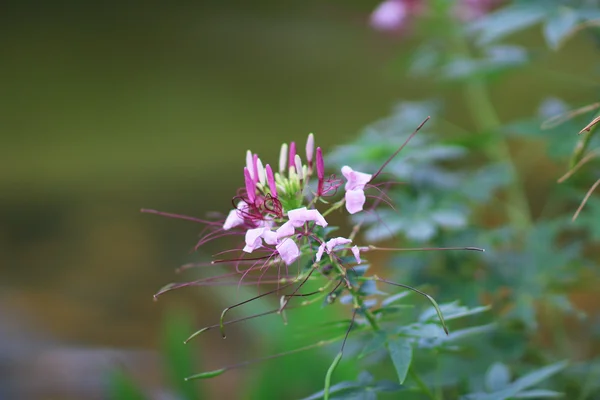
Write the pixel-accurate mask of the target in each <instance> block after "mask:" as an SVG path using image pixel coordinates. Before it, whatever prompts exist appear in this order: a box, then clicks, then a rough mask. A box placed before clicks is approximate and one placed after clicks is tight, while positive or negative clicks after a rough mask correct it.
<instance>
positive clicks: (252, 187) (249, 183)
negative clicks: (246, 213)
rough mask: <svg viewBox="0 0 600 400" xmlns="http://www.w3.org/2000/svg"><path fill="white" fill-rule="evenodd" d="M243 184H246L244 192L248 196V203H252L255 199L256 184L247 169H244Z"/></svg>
mask: <svg viewBox="0 0 600 400" xmlns="http://www.w3.org/2000/svg"><path fill="white" fill-rule="evenodd" d="M244 182H245V183H246V192H247V194H248V200H249V201H250V203H254V200H255V199H256V183H255V182H254V179H253V178H252V174H251V173H250V170H249V169H248V168H247V167H244Z"/></svg>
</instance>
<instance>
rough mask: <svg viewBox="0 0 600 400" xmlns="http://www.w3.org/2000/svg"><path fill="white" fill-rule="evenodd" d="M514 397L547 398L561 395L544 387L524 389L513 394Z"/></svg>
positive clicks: (561, 395)
mask: <svg viewBox="0 0 600 400" xmlns="http://www.w3.org/2000/svg"><path fill="white" fill-rule="evenodd" d="M513 397H514V398H515V399H549V398H555V397H563V394H562V393H560V392H555V391H554V390H546V389H534V390H526V391H524V392H521V393H519V394H517V395H514V396H513Z"/></svg>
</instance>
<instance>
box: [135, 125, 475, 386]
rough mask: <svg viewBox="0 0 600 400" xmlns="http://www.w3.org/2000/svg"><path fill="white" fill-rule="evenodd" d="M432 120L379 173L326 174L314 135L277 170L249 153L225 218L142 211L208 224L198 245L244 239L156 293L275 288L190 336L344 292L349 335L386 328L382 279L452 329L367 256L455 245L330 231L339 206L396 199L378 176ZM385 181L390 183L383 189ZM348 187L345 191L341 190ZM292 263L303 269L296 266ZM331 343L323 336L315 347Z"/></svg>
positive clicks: (286, 154)
mask: <svg viewBox="0 0 600 400" xmlns="http://www.w3.org/2000/svg"><path fill="white" fill-rule="evenodd" d="M426 121H427V119H426V120H425V121H424V122H423V123H422V124H421V125H420V126H419V127H418V128H417V129H416V130H415V131H414V132H413V133H412V134H411V135H410V136H409V137H408V139H407V140H406V141H405V143H404V144H403V145H402V146H400V148H398V149H397V150H396V151H395V152H394V153H393V154H391V155H390V157H389V159H388V160H387V161H386V162H385V163H384V164H383V165H382V166H381V168H379V170H378V171H376V172H375V173H373V174H369V173H364V172H359V171H355V170H353V169H352V168H351V167H350V166H344V167H342V168H341V171H340V172H341V176H342V177H338V176H337V175H336V174H332V175H326V174H325V163H324V160H323V152H322V150H321V148H320V147H317V148H316V149H315V139H314V136H313V135H312V134H310V135H309V136H308V139H307V141H306V147H305V154H304V159H303V158H302V156H301V155H300V154H298V151H297V147H296V144H295V143H294V142H292V143H290V144H289V145H288V144H284V145H282V146H281V152H280V157H279V163H278V166H277V169H276V170H275V169H274V168H273V167H272V166H271V164H265V163H263V161H262V160H261V159H260V158H259V157H258V155H257V154H254V153H252V152H251V151H248V152H247V154H246V165H245V167H244V168H243V177H244V186H243V187H241V188H240V189H238V191H237V194H236V196H235V197H234V198H233V203H232V206H233V207H232V209H231V210H230V211H229V213H228V215H227V216H224V218H222V219H217V220H202V219H198V218H194V217H187V216H182V215H177V214H170V213H163V212H159V211H155V210H147V209H146V210H142V211H143V212H148V213H154V214H159V215H165V216H168V217H174V218H181V219H186V220H191V221H195V222H199V223H202V224H204V225H205V230H204V231H203V234H202V235H201V239H200V241H199V242H198V243H197V245H196V248H198V247H200V246H202V245H204V244H206V243H207V242H210V241H212V240H214V239H219V238H223V237H232V238H235V239H236V240H237V242H238V243H239V244H238V245H237V246H235V247H234V248H232V249H228V250H225V251H222V252H220V253H219V254H218V257H217V258H215V259H213V260H212V261H210V262H208V263H199V264H191V265H187V266H184V267H182V268H184V269H185V268H189V267H193V266H208V265H214V264H220V265H224V266H229V267H230V270H229V272H227V273H225V274H222V275H218V276H212V277H208V278H202V279H199V280H196V281H192V282H185V283H175V284H170V285H167V286H165V287H164V288H162V289H161V290H160V291H159V292H158V293H157V294H156V295H155V297H156V296H158V295H160V294H162V293H165V292H167V291H170V290H173V289H176V288H180V287H185V286H210V285H223V284H237V285H261V286H268V285H271V286H272V287H273V288H269V290H261V292H260V294H258V295H257V296H255V297H253V298H250V299H248V300H245V301H243V302H240V303H237V304H234V305H232V306H230V307H228V308H226V309H225V310H223V313H222V315H221V320H220V322H219V324H215V325H213V326H209V327H206V328H203V329H201V330H200V331H198V332H196V333H194V334H193V335H192V336H191V337H190V339H191V338H193V337H195V336H197V335H198V334H200V333H202V332H206V331H207V330H210V329H213V328H220V330H221V333H222V335H223V337H225V325H228V324H232V323H236V322H240V321H244V320H247V319H249V318H256V317H260V316H263V315H266V314H271V313H279V314H282V315H283V311H284V309H286V308H289V307H288V304H289V302H290V301H291V300H292V299H293V298H295V297H301V298H303V299H304V300H303V301H302V302H301V304H299V305H302V306H304V305H308V304H312V303H315V302H316V301H319V300H322V301H324V302H325V304H331V303H333V302H334V301H335V300H336V299H337V298H344V299H345V302H346V303H348V304H352V306H353V310H354V311H353V314H352V322H351V324H350V327H349V328H348V331H347V333H346V336H347V335H348V334H349V333H350V329H351V328H352V326H353V324H354V323H355V322H356V323H357V324H359V325H361V324H362V325H363V326H366V327H370V329H372V330H373V331H377V330H379V329H380V328H379V324H380V323H381V322H382V319H381V316H380V315H379V314H377V313H376V312H374V310H373V307H376V306H377V301H376V300H374V299H367V297H371V296H375V295H381V294H382V292H380V291H378V290H377V288H376V283H377V282H382V283H386V284H390V285H394V286H398V287H402V288H407V289H411V290H414V291H415V292H417V293H419V294H421V295H423V296H425V297H426V298H427V299H428V300H429V301H430V302H431V303H432V304H433V306H434V307H435V309H436V311H437V315H438V316H439V317H440V319H441V321H442V325H443V327H444V330H446V327H445V324H444V322H443V319H442V316H441V312H440V311H439V308H438V307H437V304H436V303H435V301H434V300H433V299H432V298H431V297H430V296H428V295H426V294H425V293H423V292H421V291H419V290H417V289H414V288H411V287H408V286H405V285H402V284H397V283H394V282H391V281H388V280H386V279H382V278H379V277H377V276H375V275H373V276H366V275H365V272H366V271H367V269H368V265H366V264H365V263H364V260H363V259H362V258H361V257H362V253H365V252H368V251H376V250H380V251H406V250H447V249H448V248H444V249H441V248H429V249H422V248H419V249H394V248H380V247H375V246H373V245H366V246H365V245H362V246H361V245H358V244H356V243H355V239H356V235H357V233H358V231H359V229H360V225H361V224H360V223H358V224H357V225H356V226H355V227H354V229H353V230H352V232H351V234H350V235H348V236H333V235H331V233H332V232H333V230H334V229H333V228H332V227H330V226H329V223H328V221H327V217H328V216H329V215H330V214H331V213H333V212H335V211H340V212H343V210H344V209H345V211H346V212H347V213H348V214H359V215H360V213H376V209H377V208H378V207H379V205H381V204H384V205H390V199H389V198H388V196H387V195H386V193H385V188H387V187H389V182H383V183H379V184H378V183H374V181H375V179H376V178H377V177H378V176H379V175H380V174H381V172H382V171H383V169H384V168H385V167H386V166H387V165H388V164H389V162H390V161H391V160H392V159H393V158H394V157H395V156H396V155H397V154H398V153H399V152H400V151H401V150H402V148H403V147H404V146H405V145H406V144H407V143H408V141H409V140H410V139H411V138H412V137H413V136H414V135H415V134H416V133H417V132H418V131H419V129H420V128H421V127H422V126H423V125H424V124H425V122H426ZM382 185H383V187H384V188H383V189H382V188H381V187H380V186H382ZM342 186H343V196H341V195H339V196H338V192H340V191H341V188H342ZM242 238H243V240H242ZM461 249H467V250H480V249H476V248H461ZM292 266H295V267H296V268H291V267H292ZM309 281H310V282H317V283H319V282H320V283H319V284H320V285H321V286H320V287H319V288H318V290H315V291H312V292H308V293H303V292H300V290H301V289H302V287H303V286H304V285H305V284H306V283H307V282H309ZM269 295H276V296H280V305H279V307H278V308H276V309H274V310H271V311H269V312H266V313H261V314H258V315H253V316H249V317H244V318H240V319H236V320H230V321H225V316H226V313H227V312H228V311H229V310H230V309H232V308H235V307H238V306H242V305H244V304H247V303H248V302H250V301H253V300H256V299H258V298H261V297H264V296H269ZM188 340H189V339H188ZM326 342H327V341H321V342H319V343H317V344H315V346H317V345H323V343H326ZM344 342H345V340H344ZM309 347H310V346H309ZM342 348H343V345H342ZM304 349H306V347H305V348H304ZM247 363H248V362H245V363H243V364H240V365H246V364H247ZM233 367H236V366H231V367H226V368H223V369H221V370H218V371H212V372H209V373H202V374H198V375H195V376H194V377H192V378H206V377H212V376H216V375H218V374H220V373H222V372H224V371H226V370H227V369H231V368H233Z"/></svg>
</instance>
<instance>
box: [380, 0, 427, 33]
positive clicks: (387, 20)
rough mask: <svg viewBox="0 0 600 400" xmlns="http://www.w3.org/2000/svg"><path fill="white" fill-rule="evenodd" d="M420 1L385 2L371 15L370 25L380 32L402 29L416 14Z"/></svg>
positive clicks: (396, 0)
mask: <svg viewBox="0 0 600 400" xmlns="http://www.w3.org/2000/svg"><path fill="white" fill-rule="evenodd" d="M421 2H422V0H386V1H384V2H382V3H381V4H379V6H378V7H377V8H376V9H375V10H374V11H373V12H372V13H371V18H370V24H371V26H372V27H373V28H375V29H377V30H380V31H396V30H399V29H403V28H405V27H406V25H407V24H408V22H409V20H410V18H411V17H412V16H413V15H415V14H416V13H417V12H418V8H419V7H418V6H419V3H421Z"/></svg>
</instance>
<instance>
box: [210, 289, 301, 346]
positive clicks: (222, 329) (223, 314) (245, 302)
mask: <svg viewBox="0 0 600 400" xmlns="http://www.w3.org/2000/svg"><path fill="white" fill-rule="evenodd" d="M293 284H294V282H290V283H288V284H286V285H283V286H282V287H280V288H277V289H274V290H270V291H268V292H266V293H263V294H259V295H258V296H255V297H252V298H250V299H248V300H244V301H242V302H241V303H237V304H234V305H232V306H229V307H227V308H225V309H224V310H223V312H222V313H221V319H220V320H219V327H220V329H221V336H223V339H225V338H226V337H227V336H226V335H225V324H224V323H223V319H224V318H225V314H226V313H227V312H228V311H229V310H231V309H233V308H236V307H239V306H243V305H244V304H247V303H250V302H251V301H254V300H258V299H260V298H261V297H265V296H268V295H270V294H273V293H277V292H279V291H280V290H281V289H285V288H286V287H289V286H291V285H293Z"/></svg>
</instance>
